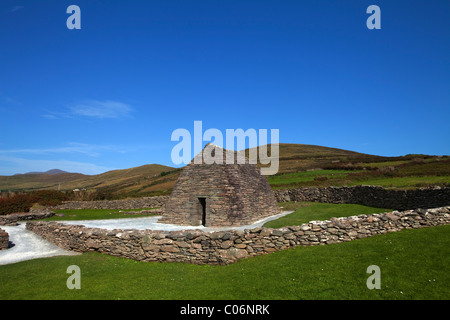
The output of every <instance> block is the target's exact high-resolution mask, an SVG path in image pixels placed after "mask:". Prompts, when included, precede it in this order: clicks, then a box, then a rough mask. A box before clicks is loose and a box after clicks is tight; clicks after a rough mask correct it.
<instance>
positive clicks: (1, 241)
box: [0, 229, 9, 250]
mask: <svg viewBox="0 0 450 320" xmlns="http://www.w3.org/2000/svg"><path fill="white" fill-rule="evenodd" d="M8 244H9V235H8V233H7V232H6V231H5V230H3V229H0V250H6V249H8Z"/></svg>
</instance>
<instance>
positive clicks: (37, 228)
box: [26, 206, 450, 264]
mask: <svg viewBox="0 0 450 320" xmlns="http://www.w3.org/2000/svg"><path fill="white" fill-rule="evenodd" d="M448 223H450V206H448V207H441V208H435V209H417V210H407V211H403V212H398V211H394V212H387V213H380V214H372V215H359V216H352V217H344V218H331V219H330V220H326V221H311V222H310V223H306V224H303V225H300V226H291V227H284V228H279V229H271V228H264V227H263V228H255V229H250V230H249V229H246V230H230V231H220V232H209V233H205V232H202V231H199V230H184V231H172V232H162V231H152V230H106V229H99V228H86V227H84V226H80V225H67V224H63V223H58V222H52V221H31V222H27V224H26V228H27V229H28V230H31V231H33V232H35V233H36V234H38V235H40V236H42V237H43V238H44V239H46V240H48V241H50V242H52V243H54V244H56V245H58V246H60V247H61V248H63V249H67V250H74V251H77V252H87V251H97V252H101V253H104V254H109V255H113V256H120V257H126V258H130V259H134V260H140V261H159V262H185V263H194V264H229V263H233V262H235V261H237V260H239V259H242V258H247V257H250V256H256V255H262V254H268V253H271V252H275V251H279V250H284V249H288V248H293V247H296V246H311V245H324V244H333V243H338V242H343V241H351V240H354V239H359V238H365V237H369V236H374V235H377V234H382V233H387V232H395V231H399V230H402V229H411V228H423V227H429V226H437V225H443V224H448Z"/></svg>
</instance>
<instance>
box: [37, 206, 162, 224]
mask: <svg viewBox="0 0 450 320" xmlns="http://www.w3.org/2000/svg"><path fill="white" fill-rule="evenodd" d="M151 209H156V208H141V209H122V210H112V209H74V210H65V209H61V210H54V212H55V213H59V214H61V213H62V214H64V216H62V217H60V216H56V215H55V216H53V217H50V218H46V219H43V220H47V221H55V220H57V221H64V220H96V219H119V218H138V217H147V216H149V214H125V213H122V212H119V211H140V210H151Z"/></svg>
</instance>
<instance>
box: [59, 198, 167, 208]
mask: <svg viewBox="0 0 450 320" xmlns="http://www.w3.org/2000/svg"><path fill="white" fill-rule="evenodd" d="M168 199H169V196H156V197H143V198H134V199H124V200H95V201H65V202H63V203H62V204H60V205H57V206H55V207H52V208H51V209H54V210H58V209H66V210H72V209H111V210H117V209H138V208H155V207H161V206H163V205H164V204H165V203H166V201H167V200H168Z"/></svg>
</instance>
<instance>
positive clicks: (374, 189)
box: [274, 186, 450, 210]
mask: <svg viewBox="0 0 450 320" xmlns="http://www.w3.org/2000/svg"><path fill="white" fill-rule="evenodd" d="M274 192H275V196H276V198H277V201H278V202H286V201H296V202H301V201H313V202H328V203H354V204H362V205H365V206H371V207H378V208H389V209H395V210H408V209H416V208H436V207H442V206H447V205H450V188H449V187H447V188H440V187H435V188H421V189H411V190H397V189H385V188H382V187H379V186H354V187H326V188H317V187H306V188H299V189H284V190H275V191H274Z"/></svg>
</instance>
